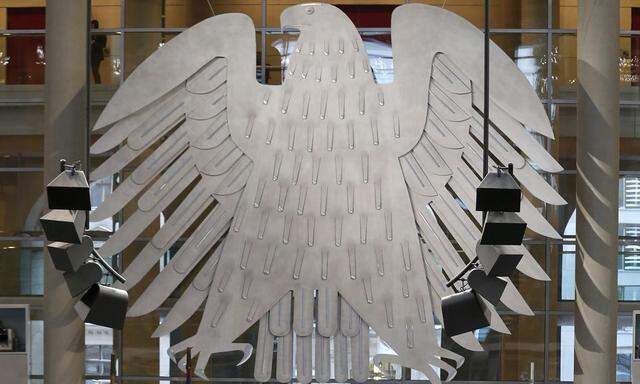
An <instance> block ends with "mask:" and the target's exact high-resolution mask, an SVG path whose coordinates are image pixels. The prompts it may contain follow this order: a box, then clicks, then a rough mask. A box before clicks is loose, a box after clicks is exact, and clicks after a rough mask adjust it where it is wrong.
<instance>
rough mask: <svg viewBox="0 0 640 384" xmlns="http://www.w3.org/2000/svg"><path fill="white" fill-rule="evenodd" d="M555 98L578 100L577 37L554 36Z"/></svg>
mask: <svg viewBox="0 0 640 384" xmlns="http://www.w3.org/2000/svg"><path fill="white" fill-rule="evenodd" d="M551 63H552V70H553V76H552V79H553V94H552V96H553V98H555V99H569V100H575V99H576V81H577V78H578V73H577V66H576V65H577V40H576V35H554V36H553V45H552V48H551Z"/></svg>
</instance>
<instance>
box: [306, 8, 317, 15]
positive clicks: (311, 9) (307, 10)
mask: <svg viewBox="0 0 640 384" xmlns="http://www.w3.org/2000/svg"><path fill="white" fill-rule="evenodd" d="M304 12H305V13H306V14H307V15H311V14H312V13H313V12H315V9H314V8H313V7H307V8H306V9H305V10H304Z"/></svg>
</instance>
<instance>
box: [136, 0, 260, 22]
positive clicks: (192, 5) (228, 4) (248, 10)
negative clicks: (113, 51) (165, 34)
mask: <svg viewBox="0 0 640 384" xmlns="http://www.w3.org/2000/svg"><path fill="white" fill-rule="evenodd" d="M261 4H262V3H261V2H260V1H259V0H215V1H214V0H180V1H164V0H135V1H127V2H126V5H125V24H126V27H128V28H188V27H191V26H192V25H195V24H197V23H198V22H200V21H202V20H204V19H206V18H209V17H211V16H213V15H219V14H222V13H231V12H235V13H244V14H246V15H249V17H251V18H252V19H253V22H254V24H255V25H256V27H260V26H261V25H262V18H261V15H262V11H261Z"/></svg>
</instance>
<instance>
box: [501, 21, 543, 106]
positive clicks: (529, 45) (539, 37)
mask: <svg viewBox="0 0 640 384" xmlns="http://www.w3.org/2000/svg"><path fill="white" fill-rule="evenodd" d="M491 40H493V42H494V43H496V44H497V45H498V46H499V47H500V48H501V49H502V50H503V51H504V52H505V53H506V54H507V55H508V56H509V57H510V58H511V59H512V60H513V61H514V63H515V64H516V65H517V66H518V69H520V71H521V72H522V73H524V75H525V76H526V77H527V79H528V80H529V83H530V84H531V87H532V88H533V89H534V90H535V91H536V93H537V94H538V96H539V97H540V98H545V97H546V95H547V72H548V71H547V55H546V52H547V36H546V35H545V34H530V33H529V34H515V33H508V34H507V33H494V34H491Z"/></svg>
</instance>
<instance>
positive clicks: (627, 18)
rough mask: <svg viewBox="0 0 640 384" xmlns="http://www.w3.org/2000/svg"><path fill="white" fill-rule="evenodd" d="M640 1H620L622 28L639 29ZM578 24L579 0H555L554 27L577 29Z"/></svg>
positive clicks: (626, 29)
mask: <svg viewBox="0 0 640 384" xmlns="http://www.w3.org/2000/svg"><path fill="white" fill-rule="evenodd" d="M639 9H640V2H639V1H638V0H627V1H621V2H620V29H621V30H625V31H628V30H639V29H640V19H639V18H638V17H639V16H640V13H639ZM577 25H578V1H577V0H553V27H554V28H562V29H576V28H577Z"/></svg>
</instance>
